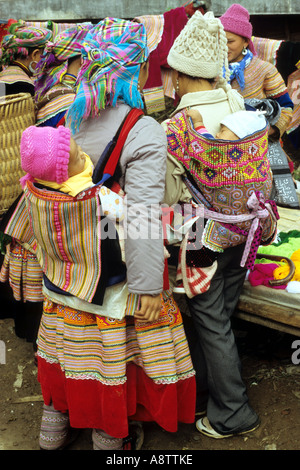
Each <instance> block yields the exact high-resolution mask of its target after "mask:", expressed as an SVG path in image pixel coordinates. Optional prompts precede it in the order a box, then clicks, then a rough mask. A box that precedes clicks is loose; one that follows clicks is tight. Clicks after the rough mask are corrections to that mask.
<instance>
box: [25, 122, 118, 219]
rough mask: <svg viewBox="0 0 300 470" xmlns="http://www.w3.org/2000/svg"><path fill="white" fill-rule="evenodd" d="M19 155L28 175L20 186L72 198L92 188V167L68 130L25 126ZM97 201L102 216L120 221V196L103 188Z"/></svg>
mask: <svg viewBox="0 0 300 470" xmlns="http://www.w3.org/2000/svg"><path fill="white" fill-rule="evenodd" d="M20 154H21V166H22V169H23V170H24V171H26V173H27V174H26V175H25V176H24V177H23V178H21V180H20V182H21V184H22V186H23V187H24V186H25V185H26V181H27V180H31V181H35V182H37V183H40V184H42V185H43V186H45V187H46V188H49V189H55V190H57V191H61V192H63V193H66V194H69V195H70V196H73V197H75V196H77V194H79V193H80V192H82V191H84V190H86V189H88V188H90V187H92V186H93V180H92V176H93V170H94V165H93V163H92V161H91V159H90V157H89V156H88V155H87V154H86V153H84V152H83V150H82V149H81V147H80V146H79V145H78V144H77V143H76V141H75V140H74V139H73V138H72V137H71V131H70V129H68V128H67V127H64V126H59V127H57V128H54V127H36V126H30V127H28V128H27V129H25V131H24V132H23V134H22V137H21V145H20ZM100 198H101V204H102V209H103V213H104V214H105V215H106V216H108V217H110V218H111V219H113V220H115V221H116V220H122V218H123V216H124V214H123V203H122V197H120V196H119V195H118V194H116V193H114V192H113V191H112V190H110V189H109V188H107V187H105V186H102V187H101V192H100Z"/></svg>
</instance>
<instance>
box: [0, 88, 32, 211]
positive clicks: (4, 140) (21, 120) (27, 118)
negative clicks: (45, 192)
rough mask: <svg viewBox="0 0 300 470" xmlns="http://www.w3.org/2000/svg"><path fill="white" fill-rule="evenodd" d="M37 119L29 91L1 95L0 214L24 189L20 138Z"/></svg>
mask: <svg viewBox="0 0 300 470" xmlns="http://www.w3.org/2000/svg"><path fill="white" fill-rule="evenodd" d="M35 122H36V118H35V110H34V102H33V99H32V97H31V95H30V94H29V93H18V94H16V95H7V96H1V97H0V217H1V216H2V215H3V214H4V213H5V212H6V211H7V210H8V209H9V207H10V206H11V205H12V203H13V202H14V201H15V200H16V198H17V197H18V196H19V195H20V194H21V192H22V188H21V185H20V181H19V180H20V178H21V177H22V176H23V175H24V172H23V170H22V168H21V159H20V141H21V136H22V132H23V131H24V130H25V129H26V128H27V127H29V126H31V125H34V124H35Z"/></svg>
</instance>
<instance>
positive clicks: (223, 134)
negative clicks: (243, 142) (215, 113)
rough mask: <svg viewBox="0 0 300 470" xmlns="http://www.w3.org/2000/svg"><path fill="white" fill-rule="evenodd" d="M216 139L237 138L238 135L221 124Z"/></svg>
mask: <svg viewBox="0 0 300 470" xmlns="http://www.w3.org/2000/svg"><path fill="white" fill-rule="evenodd" d="M216 138H217V139H221V140H238V136H237V135H236V134H234V132H232V131H231V130H230V129H228V127H226V126H224V124H221V127H220V130H219V132H218V133H217V134H216Z"/></svg>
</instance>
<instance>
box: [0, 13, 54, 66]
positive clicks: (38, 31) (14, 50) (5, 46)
mask: <svg viewBox="0 0 300 470" xmlns="http://www.w3.org/2000/svg"><path fill="white" fill-rule="evenodd" d="M9 33H10V34H8V35H6V36H4V38H3V41H2V44H1V54H0V63H1V65H9V64H11V63H12V62H13V61H14V60H16V58H17V57H18V56H20V55H21V56H24V57H27V56H28V49H29V48H41V47H43V46H44V45H45V44H46V43H47V42H48V41H50V40H51V39H52V31H50V29H46V28H38V27H34V26H26V23H25V21H23V20H20V21H18V22H17V23H13V24H12V25H11V26H10V28H9Z"/></svg>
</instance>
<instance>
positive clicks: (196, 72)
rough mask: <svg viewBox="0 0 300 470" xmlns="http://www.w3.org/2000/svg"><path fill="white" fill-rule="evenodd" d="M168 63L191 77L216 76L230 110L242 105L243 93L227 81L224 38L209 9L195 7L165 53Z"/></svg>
mask: <svg viewBox="0 0 300 470" xmlns="http://www.w3.org/2000/svg"><path fill="white" fill-rule="evenodd" d="M167 62H168V64H169V66H170V67H171V68H172V69H174V70H177V71H178V72H181V73H184V74H186V75H189V76H191V77H199V78H206V79H208V78H218V83H217V86H218V87H221V88H223V89H224V90H225V92H226V93H227V97H228V101H229V105H230V108H231V111H232V112H235V111H239V110H241V109H245V106H244V100H243V98H242V96H241V95H240V94H239V93H238V92H237V91H236V90H233V89H232V88H231V86H230V85H229V83H228V82H229V77H230V72H229V68H228V48H227V38H226V34H225V31H224V28H223V25H222V23H221V21H220V20H219V19H218V18H215V17H214V14H213V12H212V11H208V12H207V13H205V15H202V13H201V12H200V11H199V10H197V11H196V12H195V13H194V14H193V16H192V17H191V18H190V19H189V21H188V22H187V24H186V25H185V27H184V28H183V30H182V31H181V33H180V34H179V36H177V38H176V39H175V41H174V44H173V46H172V47H171V49H170V52H169V55H168V57H167Z"/></svg>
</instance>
